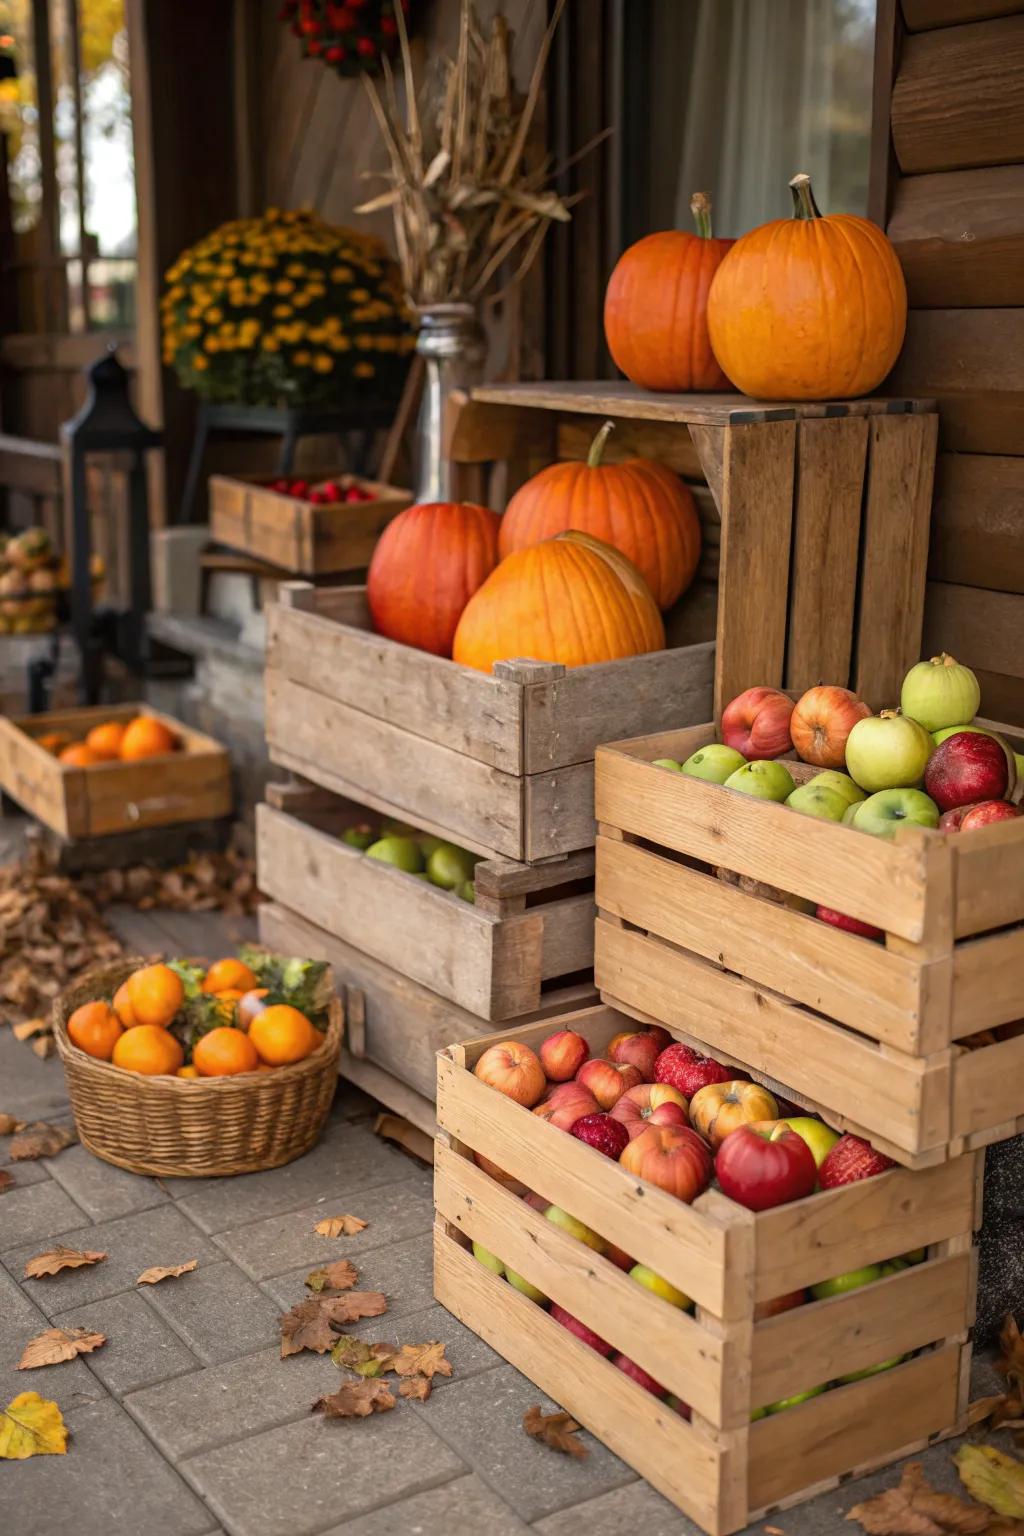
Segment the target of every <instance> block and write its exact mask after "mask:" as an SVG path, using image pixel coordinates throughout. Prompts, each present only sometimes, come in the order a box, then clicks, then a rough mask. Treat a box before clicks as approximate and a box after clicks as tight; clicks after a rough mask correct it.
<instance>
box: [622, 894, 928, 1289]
mask: <svg viewBox="0 0 1024 1536" xmlns="http://www.w3.org/2000/svg"><path fill="white" fill-rule="evenodd" d="M594 976H595V980H596V983H597V987H598V990H599V991H600V992H601V994H602V996H605V997H609V998H611V999H614V1000H615V1001H616V1002H619V1003H622V1004H624V1005H625V1006H626V1007H628V1008H632V1009H637V1010H639V1011H640V1012H642V1013H644V1014H646V1015H649V1016H650V1017H652V1018H655V1019H658V1020H659V1021H661V1022H663V1023H664V1024H666V1025H667V1026H668V1028H670V1029H672V1028H676V1029H679V1030H684V1031H685V1032H686V1033H687V1034H689V1035H692V1036H695V1037H696V1038H697V1039H698V1040H700V1041H702V1042H703V1043H704V1044H706V1045H707V1046H708V1047H709V1048H710V1050H711V1051H712V1052H714V1051H715V1050H716V1049H718V1050H722V1051H725V1052H727V1053H729V1054H731V1055H734V1056H736V1057H737V1058H738V1059H739V1060H741V1061H743V1062H746V1063H748V1064H749V1065H750V1066H751V1067H752V1068H753V1069H754V1070H755V1071H758V1072H763V1073H766V1074H767V1075H768V1076H769V1077H771V1078H773V1079H774V1080H775V1081H776V1082H779V1083H783V1084H785V1085H786V1086H787V1087H791V1088H792V1089H793V1090H794V1092H795V1093H796V1094H797V1095H798V1096H799V1095H804V1096H805V1097H807V1098H809V1099H811V1100H813V1102H814V1103H815V1104H818V1105H820V1106H821V1107H822V1108H823V1110H824V1111H825V1112H826V1114H827V1113H828V1111H829V1110H832V1111H833V1112H834V1113H836V1114H841V1115H849V1116H850V1117H851V1118H852V1117H854V1116H856V1117H857V1119H858V1120H861V1121H863V1122H866V1121H870V1125H871V1128H872V1129H873V1130H877V1132H878V1134H879V1135H880V1136H883V1137H884V1138H885V1140H886V1142H887V1143H891V1144H892V1145H893V1146H895V1147H897V1148H899V1149H901V1150H902V1151H903V1152H905V1153H907V1154H908V1155H915V1154H918V1153H921V1152H924V1151H927V1150H928V1149H930V1148H932V1147H941V1146H942V1145H943V1144H944V1143H946V1142H947V1141H948V1140H949V1134H950V1129H949V1115H950V1105H949V1070H950V1068H949V1062H948V1060H947V1059H946V1057H945V1056H942V1057H938V1058H932V1059H930V1060H929V1061H927V1062H926V1061H923V1060H920V1059H918V1058H915V1057H912V1056H902V1055H897V1054H896V1053H892V1054H887V1055H883V1053H882V1051H881V1049H880V1048H879V1047H878V1046H876V1045H874V1044H873V1043H872V1042H871V1041H869V1040H867V1039H865V1038H864V1037H863V1036H862V1035H854V1034H852V1033H851V1032H850V1031H849V1030H846V1029H843V1028H842V1027H841V1026H839V1025H835V1024H830V1023H829V1022H828V1021H827V1020H826V1019H822V1018H819V1017H818V1016H817V1015H815V1014H810V1013H807V1012H806V1011H805V1010H804V1009H802V1008H798V1007H796V1006H794V1005H792V1004H790V1003H786V1002H785V1001H784V1000H783V999H781V998H778V997H776V996H775V995H774V994H772V993H769V992H762V991H761V990H760V989H759V988H758V987H756V986H754V985H753V984H752V983H750V982H748V981H745V980H744V979H743V978H742V977H739V976H732V975H728V974H726V972H724V971H721V970H719V969H718V968H717V967H715V966H714V965H711V964H709V963H708V962H707V961H706V960H702V959H699V958H698V957H696V956H694V955H690V954H688V953H685V952H684V951H683V950H680V949H674V948H672V947H671V946H669V945H668V944H666V943H664V942H663V941H662V940H659V939H650V938H647V937H646V936H645V935H643V934H640V933H636V932H633V931H630V930H628V929H622V928H616V927H613V926H612V925H611V924H610V923H607V922H604V921H602V920H601V919H600V918H598V922H597V931H596V938H595V944H594ZM780 1294H781V1293H780Z"/></svg>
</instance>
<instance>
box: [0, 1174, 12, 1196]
mask: <svg viewBox="0 0 1024 1536" xmlns="http://www.w3.org/2000/svg"><path fill="white" fill-rule="evenodd" d="M13 1183H14V1178H13V1176H12V1175H11V1174H9V1173H8V1172H7V1169H6V1168H0V1195H2V1194H3V1192H4V1190H5V1189H10V1187H11V1185H12V1184H13Z"/></svg>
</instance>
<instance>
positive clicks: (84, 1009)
mask: <svg viewBox="0 0 1024 1536" xmlns="http://www.w3.org/2000/svg"><path fill="white" fill-rule="evenodd" d="M121 1033H122V1030H121V1021H120V1019H119V1018H118V1016H117V1014H116V1013H115V1012H114V1010H113V1008H111V1006H110V1004H109V1003H103V1002H96V1003H83V1004H82V1006H81V1008H76V1009H75V1011H74V1013H73V1014H72V1015H71V1017H70V1019H68V1035H69V1037H70V1039H71V1043H72V1044H73V1045H77V1046H78V1049H79V1050H80V1051H85V1053H86V1055H88V1056H98V1057H99V1059H100V1061H109V1060H110V1058H111V1056H112V1055H113V1052H114V1046H115V1045H116V1044H117V1042H118V1040H119V1039H120V1038H121Z"/></svg>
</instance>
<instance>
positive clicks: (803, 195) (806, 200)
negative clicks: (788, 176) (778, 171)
mask: <svg viewBox="0 0 1024 1536" xmlns="http://www.w3.org/2000/svg"><path fill="white" fill-rule="evenodd" d="M789 190H790V191H791V192H792V194H793V217H794V219H820V218H821V209H820V208H819V207H818V205H817V203H816V202H815V201H814V193H813V191H812V190H811V178H810V177H809V176H808V174H807V172H806V171H798V172H797V173H796V175H795V176H794V177H793V180H792V181H791V182H790V184H789Z"/></svg>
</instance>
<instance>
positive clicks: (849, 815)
mask: <svg viewBox="0 0 1024 1536" xmlns="http://www.w3.org/2000/svg"><path fill="white" fill-rule="evenodd" d="M862 804H863V800H854V802H853V804H852V805H848V806H847V807H846V810H845V811H844V812H843V826H844V827H852V826H853V821H854V817H855V816H856V814H857V807H858V806H859V805H862Z"/></svg>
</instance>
